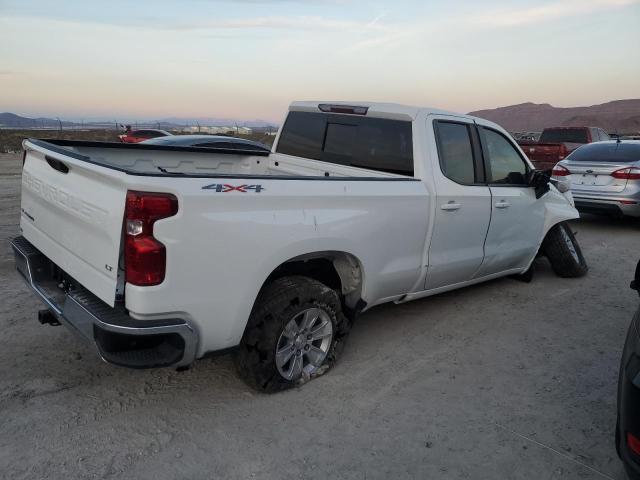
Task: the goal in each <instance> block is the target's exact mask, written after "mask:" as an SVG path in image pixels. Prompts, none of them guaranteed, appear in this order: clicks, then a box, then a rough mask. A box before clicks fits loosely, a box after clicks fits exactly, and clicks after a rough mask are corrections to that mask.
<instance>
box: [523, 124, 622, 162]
mask: <svg viewBox="0 0 640 480" xmlns="http://www.w3.org/2000/svg"><path fill="white" fill-rule="evenodd" d="M609 139H610V138H609V135H608V134H607V132H605V131H604V130H603V129H601V128H598V127H553V128H545V129H544V130H543V131H542V135H540V140H539V141H538V142H529V141H519V142H518V143H519V144H520V146H521V147H522V150H524V153H526V154H527V156H528V157H529V160H531V162H532V163H533V165H534V166H535V167H536V168H537V169H539V170H551V169H552V168H553V167H554V166H555V164H556V163H558V162H559V161H560V160H564V159H565V158H566V157H567V155H569V154H570V153H571V152H573V151H574V150H575V149H576V148H578V147H579V146H581V145H584V144H585V143H592V142H601V141H604V140H609Z"/></svg>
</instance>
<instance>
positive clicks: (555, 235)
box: [542, 222, 589, 278]
mask: <svg viewBox="0 0 640 480" xmlns="http://www.w3.org/2000/svg"><path fill="white" fill-rule="evenodd" d="M542 251H543V252H544V255H545V256H546V257H547V258H548V259H549V262H550V263H551V268H553V271H554V272H555V273H556V275H558V276H559V277H565V278H571V277H582V276H583V275H585V274H586V273H587V271H588V270H589V267H588V266H587V262H586V260H585V259H584V255H583V254H582V249H581V248H580V245H579V244H578V241H577V240H576V237H575V235H574V234H573V232H572V231H571V228H570V227H569V224H567V223H566V222H562V223H558V224H557V225H554V226H553V227H552V228H551V230H549V232H548V233H547V236H546V237H545V239H544V241H543V242H542Z"/></svg>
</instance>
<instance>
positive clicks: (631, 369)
mask: <svg viewBox="0 0 640 480" xmlns="http://www.w3.org/2000/svg"><path fill="white" fill-rule="evenodd" d="M631 288H632V289H634V290H636V291H637V292H638V293H639V294H640V262H638V266H637V267H636V275H635V278H634V280H633V282H631ZM616 448H617V450H618V455H620V458H621V459H622V461H623V462H624V465H625V468H626V469H627V474H628V475H629V477H630V478H631V479H633V480H640V308H639V309H638V311H637V312H636V314H635V316H634V317H633V320H632V322H631V326H630V327H629V333H628V334H627V341H626V342H625V345H624V351H623V353H622V362H621V364H620V377H619V381H618V424H617V425H616Z"/></svg>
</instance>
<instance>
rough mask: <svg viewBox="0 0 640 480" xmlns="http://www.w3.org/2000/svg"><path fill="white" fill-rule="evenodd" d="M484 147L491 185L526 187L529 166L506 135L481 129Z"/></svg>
mask: <svg viewBox="0 0 640 480" xmlns="http://www.w3.org/2000/svg"><path fill="white" fill-rule="evenodd" d="M480 131H481V136H482V144H483V145H482V146H483V152H484V155H485V163H486V168H487V170H488V171H487V176H488V180H489V183H490V184H497V185H526V184H527V170H528V167H527V164H526V162H525V161H524V159H523V158H522V157H521V156H520V153H519V152H518V151H517V150H516V148H515V147H514V146H513V144H512V143H511V142H510V141H509V140H507V139H506V137H505V136H504V135H502V134H501V133H498V132H496V131H495V130H491V129H488V128H484V127H481V128H480Z"/></svg>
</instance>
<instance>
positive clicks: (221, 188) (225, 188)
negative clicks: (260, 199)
mask: <svg viewBox="0 0 640 480" xmlns="http://www.w3.org/2000/svg"><path fill="white" fill-rule="evenodd" d="M202 189H203V190H215V191H216V192H220V193H227V192H242V193H248V192H249V191H250V190H251V191H253V192H255V193H260V192H261V191H263V190H265V188H264V187H263V186H262V185H229V184H227V183H212V184H211V185H205V186H204V187H202Z"/></svg>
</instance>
